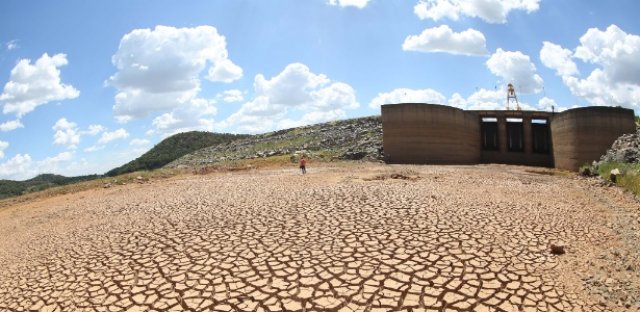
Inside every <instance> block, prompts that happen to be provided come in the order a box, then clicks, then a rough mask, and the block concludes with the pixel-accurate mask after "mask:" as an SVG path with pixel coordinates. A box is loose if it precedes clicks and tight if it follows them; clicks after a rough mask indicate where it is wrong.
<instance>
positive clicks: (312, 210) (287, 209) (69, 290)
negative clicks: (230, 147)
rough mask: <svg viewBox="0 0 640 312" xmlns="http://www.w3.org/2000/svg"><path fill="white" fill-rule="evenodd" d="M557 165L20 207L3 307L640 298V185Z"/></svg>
mask: <svg viewBox="0 0 640 312" xmlns="http://www.w3.org/2000/svg"><path fill="white" fill-rule="evenodd" d="M533 171H536V172H537V173H536V172H533ZM543 171H544V170H542V169H536V168H528V167H512V166H500V165H487V166H469V167H464V166H461V167H457V166H384V165H377V164H370V165H350V166H347V165H334V166H330V165H324V166H321V167H317V166H316V167H314V165H313V164H312V166H311V168H310V169H309V173H308V174H307V175H305V176H302V175H300V174H299V173H298V171H297V170H295V168H291V169H270V170H259V171H247V172H234V173H223V174H210V175H204V176H187V177H180V178H174V179H170V180H163V181H156V182H152V183H145V184H132V185H126V186H114V187H111V188H106V189H96V190H91V191H85V192H81V193H76V194H71V195H64V196H59V197H55V198H48V199H44V200H39V201H35V202H29V203H24V204H20V205H16V206H12V207H8V208H4V209H2V210H0V238H1V239H0V311H28V310H33V311H151V310H156V311H321V310H329V311H390V310H396V311H425V310H426V311H636V310H639V309H640V290H639V289H640V265H639V263H640V260H639V259H640V258H639V254H640V253H639V251H638V249H639V248H640V247H638V245H639V243H638V242H639V241H640V240H639V239H640V238H639V237H638V235H639V234H638V233H639V226H638V222H639V221H640V218H639V215H640V202H638V200H637V199H635V198H634V197H633V196H631V195H629V194H625V193H623V192H622V191H620V190H619V189H617V188H612V187H606V186H601V185H599V184H598V182H597V181H596V180H589V179H584V178H579V177H575V176H557V175H547V174H541V172H543ZM390 173H405V174H407V175H411V174H414V173H415V174H417V175H418V176H419V178H418V179H415V180H403V179H384V180H382V179H371V178H374V177H376V176H378V175H387V176H388V174H390ZM551 244H564V245H566V248H565V249H566V254H564V255H553V254H551V252H550V245H551Z"/></svg>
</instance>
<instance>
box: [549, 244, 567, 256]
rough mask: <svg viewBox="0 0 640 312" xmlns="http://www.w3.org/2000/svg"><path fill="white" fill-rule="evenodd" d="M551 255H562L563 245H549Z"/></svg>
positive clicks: (563, 251)
mask: <svg viewBox="0 0 640 312" xmlns="http://www.w3.org/2000/svg"><path fill="white" fill-rule="evenodd" d="M551 253H552V254H554V255H564V254H565V250H564V245H562V244H551Z"/></svg>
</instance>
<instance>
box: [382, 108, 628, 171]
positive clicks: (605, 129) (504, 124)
mask: <svg viewBox="0 0 640 312" xmlns="http://www.w3.org/2000/svg"><path fill="white" fill-rule="evenodd" d="M382 130H383V135H382V140H383V147H384V154H385V161H386V162H388V163H404V164H407V163H415V164H477V163H504V164H518V165H533V166H546V167H556V168H561V169H569V170H576V169H578V167H580V166H581V165H583V164H585V163H591V162H592V161H594V160H598V159H599V158H600V156H601V155H602V154H604V152H605V151H606V150H607V149H608V148H609V147H610V146H611V144H612V143H613V141H615V139H616V138H618V137H619V136H620V135H622V134H624V133H631V132H635V122H634V114H633V110H630V109H624V108H619V107H583V108H576V109H570V110H567V111H564V112H561V113H555V114H554V113H549V112H536V111H507V110H504V111H488V110H477V111H464V110H461V109H458V108H455V107H450V106H444V105H435V104H419V103H407V104H392V105H383V106H382Z"/></svg>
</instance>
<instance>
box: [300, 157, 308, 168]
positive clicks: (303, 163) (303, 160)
mask: <svg viewBox="0 0 640 312" xmlns="http://www.w3.org/2000/svg"><path fill="white" fill-rule="evenodd" d="M306 164H307V161H306V160H305V159H304V158H303V159H300V167H304V166H305V165H306Z"/></svg>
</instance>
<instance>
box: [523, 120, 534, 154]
mask: <svg viewBox="0 0 640 312" xmlns="http://www.w3.org/2000/svg"><path fill="white" fill-rule="evenodd" d="M522 128H523V136H524V138H522V144H524V153H525V154H532V153H533V135H532V133H531V131H532V129H531V117H522Z"/></svg>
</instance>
